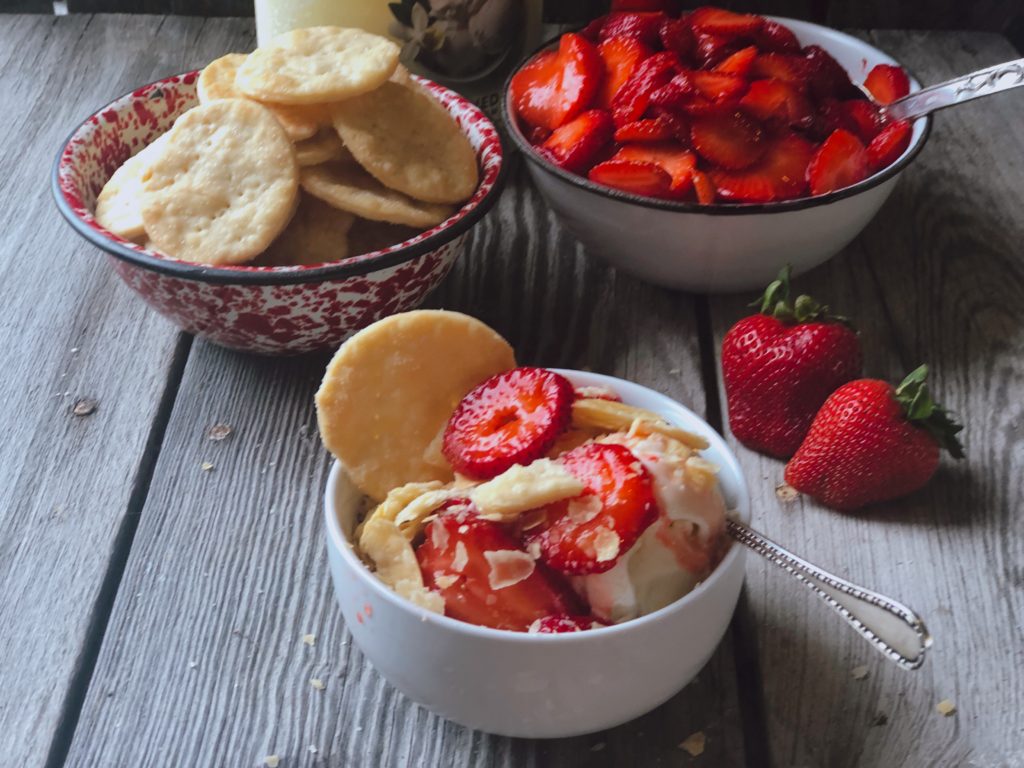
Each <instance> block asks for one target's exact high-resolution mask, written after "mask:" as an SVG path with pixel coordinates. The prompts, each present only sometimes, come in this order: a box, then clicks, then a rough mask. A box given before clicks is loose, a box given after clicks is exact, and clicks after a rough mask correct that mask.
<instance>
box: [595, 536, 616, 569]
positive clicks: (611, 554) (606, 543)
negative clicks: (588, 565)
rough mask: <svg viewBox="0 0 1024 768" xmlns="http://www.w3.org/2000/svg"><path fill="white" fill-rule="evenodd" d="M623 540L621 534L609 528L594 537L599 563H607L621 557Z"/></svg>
mask: <svg viewBox="0 0 1024 768" xmlns="http://www.w3.org/2000/svg"><path fill="white" fill-rule="evenodd" d="M621 544H622V540H621V539H620V538H619V534H617V533H616V532H615V531H612V530H610V529H608V528H602V529H601V530H599V531H598V532H597V535H596V536H594V551H595V552H596V553H597V562H599V563H606V562H608V561H609V560H614V559H615V558H616V557H618V556H619V548H620V545H621Z"/></svg>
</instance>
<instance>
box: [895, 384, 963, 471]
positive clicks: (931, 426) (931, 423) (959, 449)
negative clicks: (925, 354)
mask: <svg viewBox="0 0 1024 768" xmlns="http://www.w3.org/2000/svg"><path fill="white" fill-rule="evenodd" d="M927 378H928V366H927V365H922V366H920V367H918V368H915V369H914V370H913V371H911V372H910V373H909V374H907V377H906V378H905V379H904V380H903V381H902V382H900V385H899V386H898V387H896V400H897V402H899V404H900V405H901V406H903V412H904V414H905V415H906V417H907V420H908V421H910V422H911V423H913V424H915V425H916V426H918V427H920V428H921V429H923V430H925V431H926V432H927V433H928V434H929V435H931V436H932V437H933V438H934V439H935V442H937V443H938V444H939V446H940V447H942V448H945V449H946V450H947V451H949V453H950V455H951V456H953V458H955V459H962V458H963V457H964V447H963V446H962V445H961V444H960V440H959V439H958V438H957V433H959V432H960V431H961V430H962V429H963V425H961V424H957V423H956V422H955V421H953V419H952V418H951V417H950V415H949V411H947V410H946V409H945V408H943V407H942V406H941V405H939V404H938V403H936V402H935V401H934V400H933V399H932V396H931V393H930V392H929V391H928V384H927V381H926V380H927Z"/></svg>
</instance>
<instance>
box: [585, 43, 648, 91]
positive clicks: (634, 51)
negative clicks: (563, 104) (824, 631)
mask: <svg viewBox="0 0 1024 768" xmlns="http://www.w3.org/2000/svg"><path fill="white" fill-rule="evenodd" d="M597 52H598V54H600V56H601V61H602V62H603V63H604V80H602V82H601V87H600V89H598V92H597V97H596V98H595V100H594V104H595V106H598V107H600V108H601V109H611V108H612V102H613V101H614V99H615V94H617V93H618V92H619V89H621V88H622V86H624V85H625V84H626V83H627V82H628V81H629V78H630V76H631V75H632V74H633V72H634V71H636V68H637V66H638V65H639V64H640V62H641V61H643V60H644V59H646V58H647V57H648V56H650V55H651V51H650V49H649V48H648V47H647V46H646V45H644V44H643V43H641V42H640V41H639V40H637V39H636V38H633V37H609V38H608V39H607V40H604V41H603V42H602V43H601V44H600V45H599V46H598V47H597Z"/></svg>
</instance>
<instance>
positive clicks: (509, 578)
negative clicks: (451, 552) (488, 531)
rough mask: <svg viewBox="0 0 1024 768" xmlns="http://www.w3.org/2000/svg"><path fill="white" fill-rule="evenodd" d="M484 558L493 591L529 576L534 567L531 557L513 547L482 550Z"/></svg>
mask: <svg viewBox="0 0 1024 768" xmlns="http://www.w3.org/2000/svg"><path fill="white" fill-rule="evenodd" d="M459 543H461V542H459ZM484 559H485V560H487V564H488V565H489V566H490V569H489V570H488V572H487V581H488V583H489V584H490V585H491V589H493V590H495V591H497V590H499V589H504V588H505V587H511V586H512V585H513V584H518V583H519V582H520V581H522V580H523V579H526V578H529V577H530V574H532V573H533V569H534V568H535V565H534V562H533V558H532V557H530V556H529V555H528V554H526V553H525V552H520V551H518V550H515V549H498V550H495V551H493V552H484Z"/></svg>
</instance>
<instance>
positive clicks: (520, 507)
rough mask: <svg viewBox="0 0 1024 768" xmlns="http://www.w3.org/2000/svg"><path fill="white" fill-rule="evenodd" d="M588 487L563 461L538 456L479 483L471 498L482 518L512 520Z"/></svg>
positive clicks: (579, 492)
mask: <svg viewBox="0 0 1024 768" xmlns="http://www.w3.org/2000/svg"><path fill="white" fill-rule="evenodd" d="M583 490H584V486H583V483H581V482H580V481H579V480H578V479H576V478H575V477H573V476H572V475H571V474H569V472H568V471H567V470H566V469H565V468H564V467H562V466H561V465H560V464H558V463H556V462H554V461H552V460H551V459H537V461H535V462H533V463H532V464H528V465H527V466H522V465H519V464H516V465H513V466H512V467H510V468H509V469H507V470H505V471H504V472H502V473H501V474H500V475H498V476H497V477H495V478H494V479H492V480H488V481H487V482H486V483H483V484H482V485H478V486H477V487H476V488H474V489H473V490H472V491H470V494H469V497H470V499H472V501H473V503H474V504H475V505H476V508H477V510H478V511H479V513H480V517H482V518H484V519H485V520H493V521H496V522H509V521H511V520H514V519H515V518H516V517H518V516H519V515H521V514H522V513H523V512H526V511H528V510H531V509H536V508H537V507H543V506H545V505H547V504H552V503H554V502H556V501H561V500H562V499H570V498H572V497H573V496H579V495H580V494H581V493H583Z"/></svg>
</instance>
